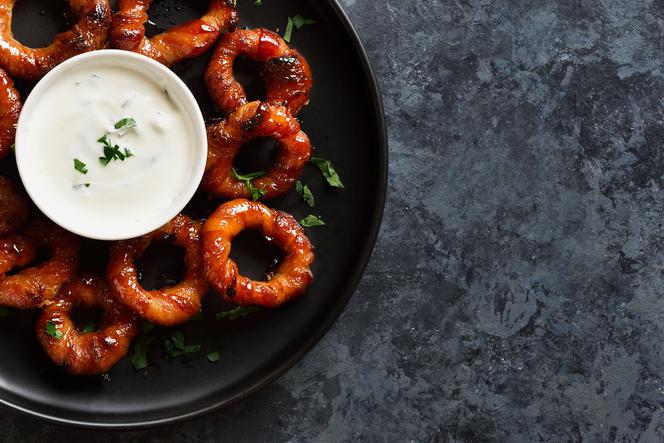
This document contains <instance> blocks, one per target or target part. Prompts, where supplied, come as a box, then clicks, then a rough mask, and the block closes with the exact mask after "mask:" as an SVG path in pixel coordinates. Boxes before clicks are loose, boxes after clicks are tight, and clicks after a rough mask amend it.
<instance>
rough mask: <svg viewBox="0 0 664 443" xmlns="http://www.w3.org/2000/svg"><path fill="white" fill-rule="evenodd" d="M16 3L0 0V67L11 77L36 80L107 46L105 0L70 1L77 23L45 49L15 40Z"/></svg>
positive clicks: (108, 17) (108, 12) (107, 6)
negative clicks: (82, 55)
mask: <svg viewBox="0 0 664 443" xmlns="http://www.w3.org/2000/svg"><path fill="white" fill-rule="evenodd" d="M15 1H16V0H0V67H2V68H3V69H4V70H5V71H7V73H8V74H9V75H11V76H12V77H18V78H22V79H27V80H38V79H39V78H41V77H43V76H44V75H45V74H46V73H47V72H48V71H50V70H51V69H53V68H54V67H55V66H57V65H58V64H60V63H62V62H63V61H65V60H67V59H68V58H71V57H73V56H75V55H78V54H81V53H83V52H88V51H93V50H95V49H101V48H103V47H104V46H105V45H106V42H107V40H108V31H109V27H110V24H111V6H110V4H109V2H108V0H69V5H70V6H71V10H72V13H73V15H74V16H75V18H76V20H77V23H76V24H75V25H74V26H73V27H72V28H71V29H69V30H68V31H65V32H62V33H60V34H58V35H56V36H55V38H54V40H53V42H52V43H51V44H50V45H48V46H46V47H44V48H29V47H27V46H25V45H23V44H21V43H19V42H18V41H17V40H16V39H14V36H13V34H12V9H13V8H14V3H15Z"/></svg>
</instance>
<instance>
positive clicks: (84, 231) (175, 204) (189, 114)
mask: <svg viewBox="0 0 664 443" xmlns="http://www.w3.org/2000/svg"><path fill="white" fill-rule="evenodd" d="M109 61H121V62H122V63H123V65H125V66H130V65H131V67H132V69H134V70H136V71H137V72H140V71H141V70H144V71H147V72H149V73H150V74H151V75H154V76H155V77H158V78H160V79H163V81H164V82H165V83H166V84H167V85H168V87H169V90H172V91H173V95H174V96H175V97H176V100H177V102H179V103H178V106H179V107H180V108H182V110H183V112H184V113H185V115H186V121H187V125H188V126H189V127H190V129H191V131H192V134H193V143H192V148H193V151H194V159H193V165H192V168H191V171H190V177H189V180H188V181H187V182H186V185H185V186H184V187H183V188H182V189H181V192H180V193H179V194H178V198H177V199H174V200H173V201H172V202H171V204H170V206H168V207H165V208H164V210H163V211H161V212H160V213H158V214H157V213H155V215H154V216H153V217H151V218H147V219H146V221H145V222H144V223H143V224H141V225H138V226H139V227H140V229H138V228H135V227H132V229H124V230H121V231H119V232H120V233H119V234H117V233H115V235H114V234H105V233H103V232H100V231H95V227H94V226H88V225H83V224H78V225H76V224H70V223H65V222H63V221H62V220H58V217H57V215H55V214H54V213H53V211H52V210H50V209H49V206H48V205H47V204H45V201H47V200H48V195H47V194H43V195H40V194H39V192H38V191H35V189H34V188H32V189H31V186H30V181H31V176H32V175H33V173H32V172H30V166H29V165H30V161H29V160H30V155H29V154H30V152H31V150H30V149H26V148H21V146H22V145H23V143H22V140H23V139H24V138H25V137H26V135H25V134H24V130H23V128H25V125H26V122H27V120H28V119H29V117H30V116H31V115H32V113H33V111H34V109H35V108H36V107H37V106H39V102H40V100H41V98H42V97H43V95H44V93H45V92H46V91H47V90H48V88H49V87H50V86H51V85H52V84H53V83H55V82H57V81H60V80H61V79H62V78H63V77H67V76H68V75H70V74H71V72H72V71H75V70H76V69H77V68H80V67H86V66H89V65H90V64H95V63H99V64H107V63H108V62H109ZM155 81H156V80H155ZM32 152H34V151H32ZM207 153H208V144H207V131H206V126H205V120H204V118H203V114H202V112H201V109H200V106H199V105H198V102H197V101H196V98H195V97H194V95H193V94H192V92H191V90H190V89H189V87H188V86H187V85H186V84H185V83H184V81H182V79H180V78H179V77H178V76H177V75H176V74H175V73H174V72H173V71H171V70H170V69H169V68H168V67H166V66H164V65H162V64H161V63H159V62H157V61H155V60H153V59H151V58H149V57H146V56H144V55H141V54H137V53H134V52H130V51H123V50H119V49H100V50H97V51H91V52H86V53H83V54H79V55H76V56H74V57H72V58H70V59H67V60H65V61H64V62H62V63H61V64H59V65H58V66H56V67H55V68H53V69H52V70H51V71H49V72H48V73H47V74H46V75H45V76H44V77H42V78H41V79H40V80H39V82H38V83H37V84H36V85H35V86H34V88H33V89H32V91H31V92H30V94H29V95H28V97H27V98H26V100H25V103H24V105H23V107H22V109H21V113H20V116H19V119H18V123H17V125H16V141H15V158H16V167H17V169H18V172H19V176H20V178H21V182H22V183H23V186H24V187H25V190H26V192H27V193H28V195H29V197H30V199H31V200H32V201H33V203H34V204H35V205H36V206H37V207H38V208H39V210H40V211H41V212H42V213H43V214H44V215H45V216H46V217H48V218H49V219H50V220H51V221H53V222H54V223H56V224H57V225H59V226H61V227H62V228H64V229H66V230H68V231H70V232H73V233H74V234H77V235H80V236H82V237H85V238H89V239H93V240H105V241H114V240H126V239H130V238H135V237H140V236H142V235H145V234H148V233H150V232H152V231H154V230H155V229H158V228H159V227H161V226H163V225H164V224H166V223H168V221H169V220H171V219H173V218H174V217H175V216H177V214H179V213H180V212H181V211H182V209H184V207H185V206H186V205H187V204H188V203H189V201H190V200H191V199H192V197H193V196H194V194H195V193H196V191H197V189H198V186H199V184H200V182H201V180H202V179H203V174H204V172H205V164H206V162H207Z"/></svg>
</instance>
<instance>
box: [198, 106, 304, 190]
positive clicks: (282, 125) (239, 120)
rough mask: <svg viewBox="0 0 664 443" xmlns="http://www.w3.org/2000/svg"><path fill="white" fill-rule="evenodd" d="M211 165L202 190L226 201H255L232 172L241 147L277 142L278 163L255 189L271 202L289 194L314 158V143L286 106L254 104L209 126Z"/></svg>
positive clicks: (244, 185)
mask: <svg viewBox="0 0 664 443" xmlns="http://www.w3.org/2000/svg"><path fill="white" fill-rule="evenodd" d="M207 133H208V161H207V165H206V172H205V176H204V177H203V183H202V185H201V186H202V187H203V189H205V190H206V191H207V192H208V193H210V194H212V195H214V196H217V197H225V198H252V195H251V192H250V190H249V189H248V188H247V186H246V182H245V181H242V180H238V178H237V177H235V176H234V174H233V172H232V168H233V160H234V159H235V157H236V156H237V154H238V152H239V151H240V148H241V147H242V145H244V144H245V143H247V142H248V141H250V140H251V139H254V138H257V137H269V138H273V139H274V140H276V141H277V152H276V158H275V162H274V164H273V165H272V167H271V168H270V169H269V170H268V171H267V173H266V174H265V175H264V176H262V177H258V178H256V179H254V180H252V185H253V186H254V187H255V188H256V189H258V190H260V191H262V192H263V193H264V195H263V197H264V198H265V199H271V198H274V197H277V196H279V195H282V194H285V193H287V192H288V191H289V190H290V189H291V187H292V186H293V184H294V183H295V181H296V180H297V179H298V178H299V177H300V175H301V173H302V169H303V168H304V165H305V164H306V163H307V161H309V158H311V142H310V141H309V137H307V135H306V134H305V133H304V132H302V130H301V129H300V123H299V122H298V121H297V119H296V118H295V117H293V116H291V114H290V112H289V111H288V109H286V108H285V107H283V106H274V105H270V104H268V103H264V102H263V103H261V102H257V101H256V102H251V103H247V104H245V105H243V106H240V107H239V108H238V109H237V110H236V111H235V112H233V114H231V115H230V116H229V117H228V119H227V120H222V121H220V122H218V123H215V124H213V125H210V126H208V129H207Z"/></svg>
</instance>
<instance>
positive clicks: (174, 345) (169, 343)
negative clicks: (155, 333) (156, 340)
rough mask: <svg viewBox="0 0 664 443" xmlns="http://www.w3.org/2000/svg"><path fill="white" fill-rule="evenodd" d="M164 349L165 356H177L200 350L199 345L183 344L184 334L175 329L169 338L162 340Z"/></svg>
mask: <svg viewBox="0 0 664 443" xmlns="http://www.w3.org/2000/svg"><path fill="white" fill-rule="evenodd" d="M164 349H165V350H166V357H167V358H177V357H180V356H181V355H185V354H194V353H197V352H200V351H201V345H185V343H184V335H182V332H180V331H176V332H174V333H173V335H171V338H170V340H169V339H166V340H164Z"/></svg>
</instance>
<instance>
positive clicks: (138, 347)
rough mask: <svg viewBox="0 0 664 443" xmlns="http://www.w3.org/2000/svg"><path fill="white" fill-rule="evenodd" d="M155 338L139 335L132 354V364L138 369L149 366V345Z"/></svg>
mask: <svg viewBox="0 0 664 443" xmlns="http://www.w3.org/2000/svg"><path fill="white" fill-rule="evenodd" d="M153 340H154V338H153V337H145V336H142V337H138V338H137V339H136V341H135V342H134V352H133V353H132V354H131V357H130V360H131V364H132V366H133V367H134V369H136V370H137V371H140V370H141V369H145V368H147V367H148V352H147V347H148V346H150V343H152V341H153Z"/></svg>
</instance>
